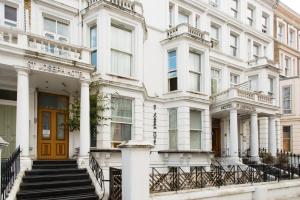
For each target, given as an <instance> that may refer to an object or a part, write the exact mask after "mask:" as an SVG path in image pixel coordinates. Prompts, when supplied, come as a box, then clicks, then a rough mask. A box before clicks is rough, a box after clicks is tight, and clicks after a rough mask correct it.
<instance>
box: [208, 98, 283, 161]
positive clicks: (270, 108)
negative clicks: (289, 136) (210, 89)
mask: <svg viewBox="0 0 300 200" xmlns="http://www.w3.org/2000/svg"><path fill="white" fill-rule="evenodd" d="M248 93H249V94H247V95H246V96H245V95H244V96H241V97H242V98H245V97H246V98H248V97H250V99H251V101H248V99H242V98H236V100H235V99H226V100H224V101H223V102H221V101H220V102H219V103H218V101H216V99H213V100H214V101H215V102H216V103H215V104H213V105H212V106H211V112H212V118H213V120H212V121H217V120H214V119H218V120H219V121H220V127H221V138H222V143H221V145H220V146H221V147H220V148H221V149H222V151H221V156H222V157H228V158H230V160H231V161H234V162H236V161H239V157H241V156H246V155H248V156H250V157H251V160H253V161H259V148H262V147H267V149H268V152H270V153H271V154H272V155H273V156H276V149H277V134H278V133H277V132H278V131H277V129H276V122H275V121H276V114H277V113H278V107H277V106H276V105H273V102H272V101H265V102H255V101H258V98H252V97H251V96H250V95H251V93H250V92H248ZM267 103H269V104H267ZM262 118H263V119H266V120H261V119H262ZM212 126H213V127H214V126H215V125H214V124H213V125H212ZM260 126H262V127H266V129H267V131H260ZM260 138H264V139H265V140H266V141H261V139H260ZM264 142H265V143H266V144H264Z"/></svg>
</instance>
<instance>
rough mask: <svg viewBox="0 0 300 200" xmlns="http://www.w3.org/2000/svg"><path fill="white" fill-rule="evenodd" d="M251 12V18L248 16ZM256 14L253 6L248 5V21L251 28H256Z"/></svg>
mask: <svg viewBox="0 0 300 200" xmlns="http://www.w3.org/2000/svg"><path fill="white" fill-rule="evenodd" d="M249 11H250V13H251V16H248V12H249ZM254 12H255V8H254V7H253V6H252V5H248V7H247V20H248V25H249V26H254V24H255V21H254V16H255V15H254Z"/></svg>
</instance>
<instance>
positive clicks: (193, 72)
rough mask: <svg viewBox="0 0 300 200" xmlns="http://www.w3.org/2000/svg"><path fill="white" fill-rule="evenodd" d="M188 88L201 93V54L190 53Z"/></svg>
mask: <svg viewBox="0 0 300 200" xmlns="http://www.w3.org/2000/svg"><path fill="white" fill-rule="evenodd" d="M189 55H190V81H191V82H190V88H191V91H197V92H200V91H201V54H199V53H194V52H190V54H189Z"/></svg>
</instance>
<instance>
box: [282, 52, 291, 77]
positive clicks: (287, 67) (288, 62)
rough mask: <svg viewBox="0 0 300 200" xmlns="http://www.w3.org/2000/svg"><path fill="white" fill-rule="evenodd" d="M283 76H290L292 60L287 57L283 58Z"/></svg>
mask: <svg viewBox="0 0 300 200" xmlns="http://www.w3.org/2000/svg"><path fill="white" fill-rule="evenodd" d="M284 75H285V76H286V77H290V76H292V58H291V57H289V56H284Z"/></svg>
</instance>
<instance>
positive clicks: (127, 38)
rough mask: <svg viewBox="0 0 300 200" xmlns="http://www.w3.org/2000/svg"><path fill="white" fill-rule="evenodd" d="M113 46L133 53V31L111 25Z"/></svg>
mask: <svg viewBox="0 0 300 200" xmlns="http://www.w3.org/2000/svg"><path fill="white" fill-rule="evenodd" d="M111 48H113V49H116V50H119V51H122V52H126V53H131V52H132V31H130V30H125V29H121V28H118V27H115V26H112V27H111Z"/></svg>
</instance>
